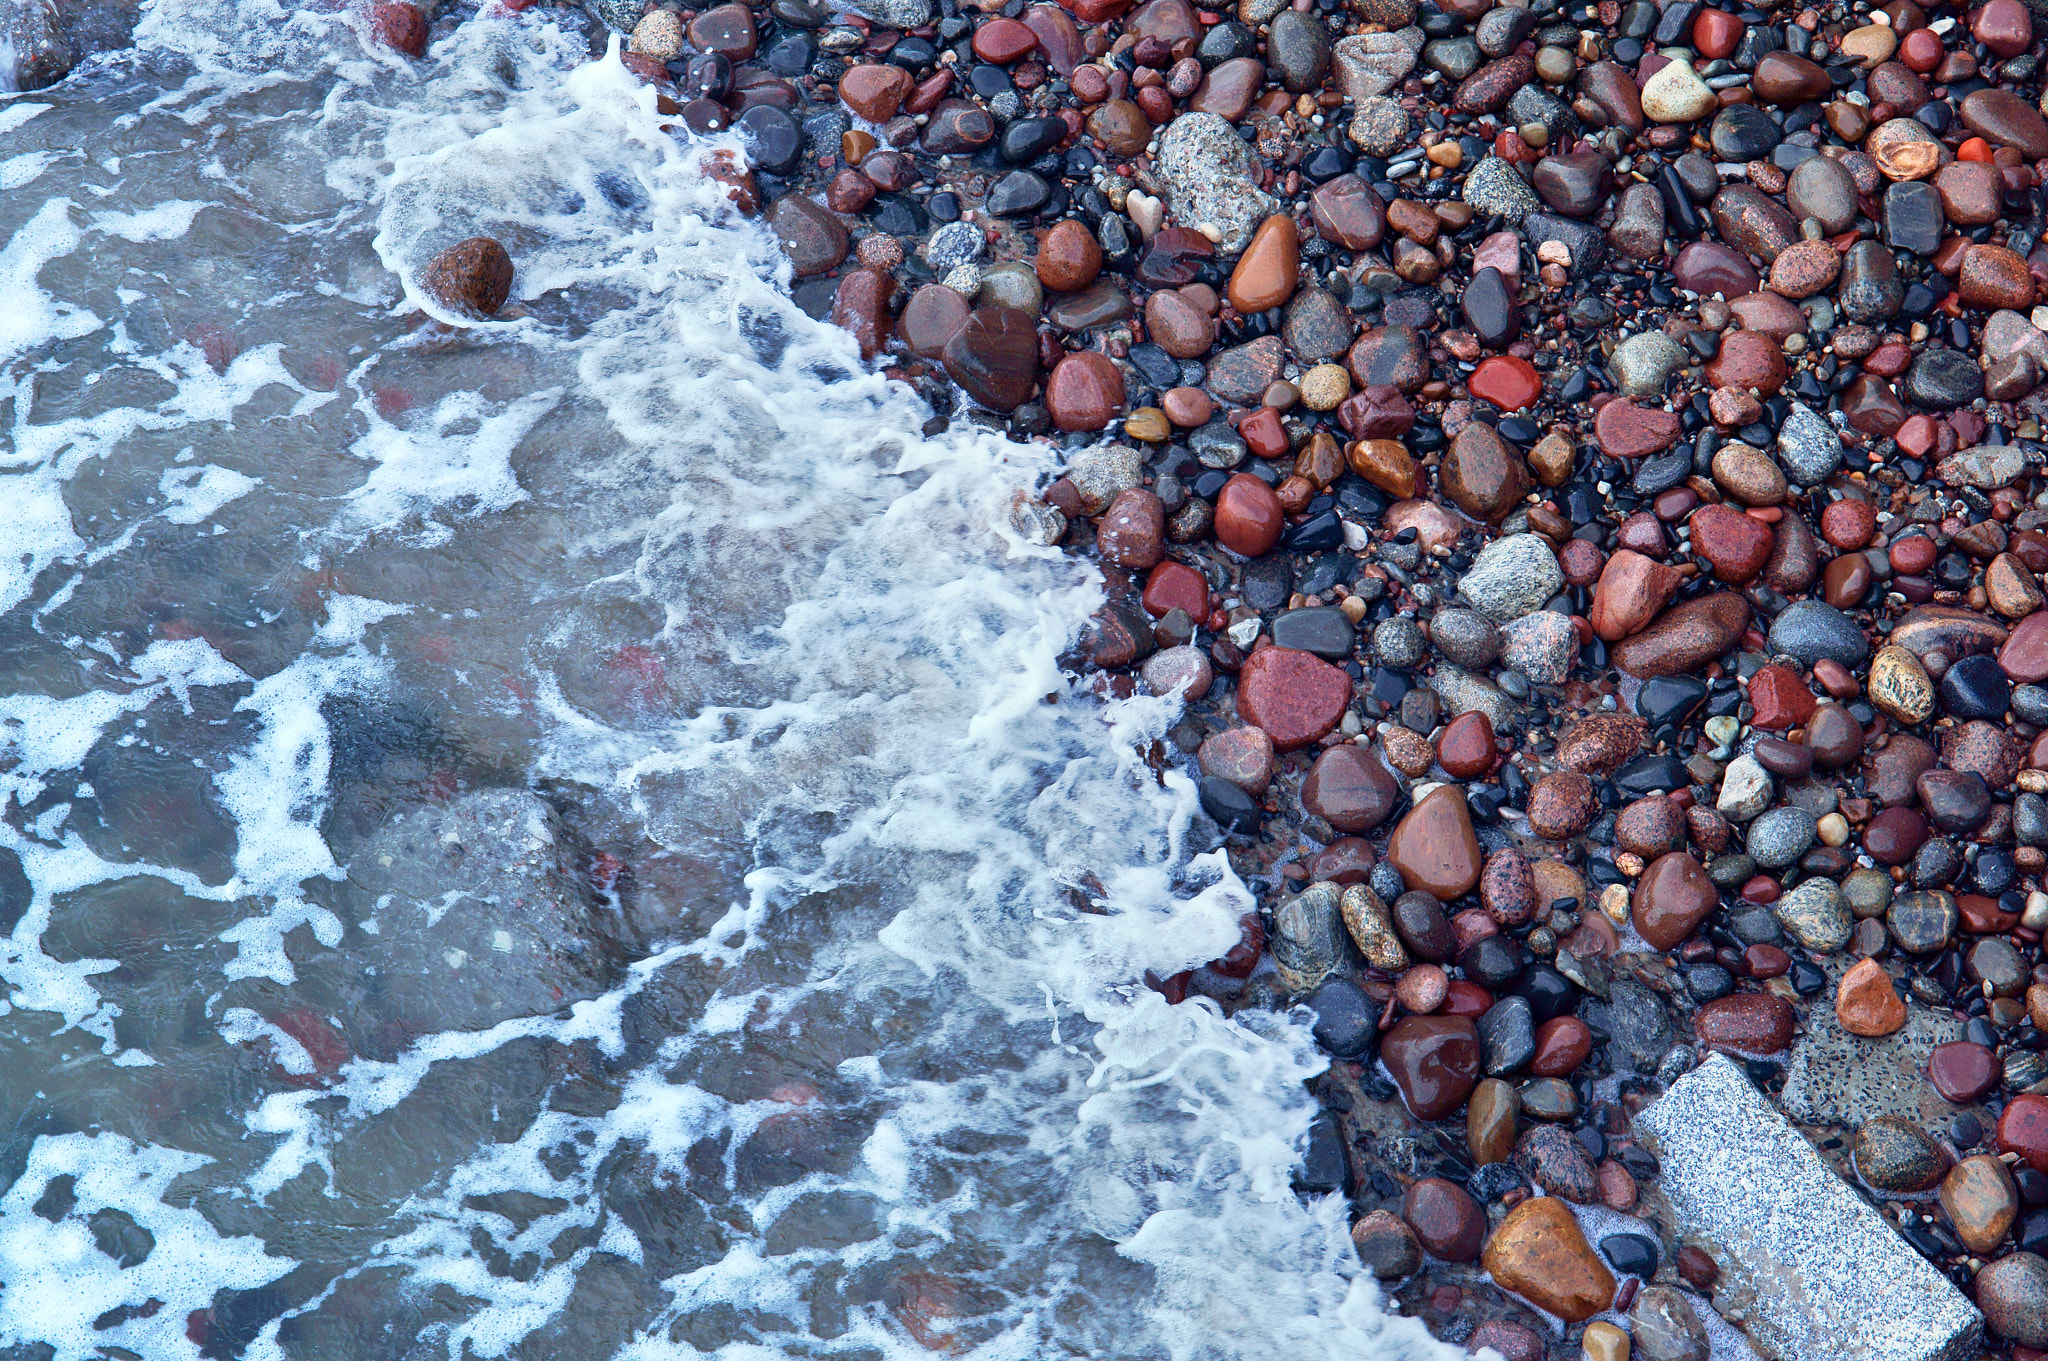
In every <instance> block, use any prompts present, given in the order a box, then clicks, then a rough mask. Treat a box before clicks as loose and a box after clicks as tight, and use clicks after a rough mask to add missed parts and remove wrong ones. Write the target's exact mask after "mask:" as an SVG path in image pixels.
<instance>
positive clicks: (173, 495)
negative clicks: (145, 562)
mask: <svg viewBox="0 0 2048 1361" xmlns="http://www.w3.org/2000/svg"><path fill="white" fill-rule="evenodd" d="M258 485H259V484H258V480H257V479H256V478H253V477H250V476H248V475H247V474H246V473H238V472H236V471H235V470H234V469H232V468H223V467H221V466H220V465H218V464H215V463H208V464H206V465H205V466H204V467H196V468H195V467H184V468H167V469H165V470H164V475H163V476H162V477H161V478H160V479H158V481H157V490H158V491H160V492H162V493H163V494H164V495H165V496H166V497H167V498H169V500H170V502H171V504H170V505H169V506H167V507H166V508H165V509H164V511H163V512H162V513H163V517H164V518H165V519H166V520H169V521H170V522H171V523H172V524H174V525H196V524H198V523H199V522H200V521H201V520H204V519H208V518H210V517H211V516H212V515H213V513H214V512H215V511H217V510H219V509H220V508H221V507H222V506H225V505H226V504H228V502H230V501H234V500H238V499H240V498H241V497H244V496H247V495H248V494H249V493H250V492H252V491H254V490H256V488H257V486H258Z"/></svg>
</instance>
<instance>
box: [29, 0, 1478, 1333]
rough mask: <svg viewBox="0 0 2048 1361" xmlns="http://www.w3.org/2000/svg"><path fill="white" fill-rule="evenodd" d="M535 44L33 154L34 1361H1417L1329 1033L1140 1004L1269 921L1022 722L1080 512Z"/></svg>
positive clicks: (1048, 668) (107, 91)
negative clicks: (494, 261) (1326, 1073)
mask: <svg viewBox="0 0 2048 1361" xmlns="http://www.w3.org/2000/svg"><path fill="white" fill-rule="evenodd" d="M558 20H559V16H553V15H551V14H550V13H549V12H547V11H528V12H526V13H523V14H506V13H486V14H482V15H474V16H470V17H467V18H465V19H464V20H463V21H462V22H460V23H459V24H458V23H452V22H451V23H445V24H444V25H443V28H442V29H441V30H439V31H437V36H436V40H435V43H434V47H433V49H432V52H431V55H430V57H429V59H428V60H426V61H424V62H420V63H417V64H415V63H409V62H406V61H404V60H403V59H401V58H397V57H394V56H392V55H390V54H388V53H384V52H381V51H379V50H377V49H375V48H373V47H370V46H367V45H366V44H365V43H364V42H363V41H362V32H361V30H362V28H363V25H362V22H361V20H360V19H359V18H358V17H355V16H352V15H349V14H346V13H325V12H316V11H311V10H301V9H287V8H285V7H282V6H279V5H276V4H273V3H268V0H245V3H242V4H239V5H235V4H227V3H218V4H216V3H208V2H207V0H170V3H166V4H163V5H160V6H158V7H157V8H155V9H152V10H150V11H148V12H147V13H146V14H145V17H144V19H143V23H142V26H141V28H140V29H139V30H138V34H137V39H138V44H139V47H138V50H137V51H136V52H134V53H129V54H125V55H123V56H121V57H119V58H102V59H99V60H98V61H97V62H95V63H94V64H92V65H90V66H89V67H88V68H85V69H84V70H82V71H81V72H80V73H79V74H77V75H75V76H73V77H72V78H71V79H69V80H67V81H65V82H63V83H62V84H60V85H58V86H56V87H53V88H51V89H48V90H43V91H39V92H36V93H33V94H27V95H19V96H15V97H13V98H12V99H11V100H10V101H8V102H6V103H4V104H0V184H4V185H5V186H6V188H7V189H9V190H10V191H11V192H10V193H8V194H7V195H5V196H4V197H0V238H4V240H5V245H4V247H0V288H4V289H5V291H6V298H5V306H4V307H0V400H4V408H0V420H4V423H5V428H6V432H7V438H6V441H5V444H4V452H0V808H4V817H0V929H5V930H6V931H8V932H9V934H8V936H7V937H6V939H5V940H4V941H0V978H4V980H5V984H6V1014H5V1015H4V1016H0V1052H4V1055H5V1061H4V1063H0V1127H4V1128H5V1129H6V1130H7V1131H8V1133H7V1135H6V1138H5V1141H4V1143H0V1187H4V1188H5V1190H4V1192H0V1356H5V1357H9V1358H12V1357H15V1356H20V1357H49V1356H57V1357H85V1356H142V1357H148V1358H162V1357H178V1356H191V1355H204V1356H209V1357H226V1356H237V1355H241V1356H251V1357H276V1356H288V1357H294V1358H374V1357H394V1358H396V1357H407V1358H412V1357H428V1356H441V1355H446V1356H450V1357H460V1356H468V1355H473V1356H507V1355H509V1356H520V1357H532V1358H553V1357H564V1358H566V1357H577V1358H595V1357H606V1356H620V1357H650V1358H651V1357H678V1356H684V1357H687V1356H698V1355H706V1356H719V1357H724V1358H732V1359H733V1361H739V1359H740V1358H752V1357H774V1356H791V1357H794V1356H849V1357H877V1358H880V1357H890V1358H894V1357H906V1356H920V1355H926V1354H929V1353H932V1352H942V1353H947V1354H952V1355H967V1356H975V1357H987V1358H999V1357H1004V1358H1007V1357H1031V1356H1056V1355H1057V1356H1118V1357H1126V1356H1129V1357H1137V1356H1144V1357H1175V1358H1180V1357H1229V1356H1254V1355H1256V1356H1270V1355H1275V1354H1287V1355H1295V1356H1332V1357H1335V1356H1344V1357H1349V1358H1357V1357H1388V1358H1392V1357H1406V1356H1422V1355H1425V1354H1429V1355H1434V1354H1436V1353H1437V1352H1438V1351H1439V1350H1440V1349H1438V1348H1437V1346H1436V1344H1434V1343H1432V1342H1430V1340H1429V1339H1428V1338H1427V1337H1426V1335H1425V1334H1424V1333H1423V1332H1422V1330H1421V1328H1420V1326H1419V1325H1418V1324H1415V1323H1413V1322H1411V1321H1403V1320H1396V1319H1389V1318H1387V1317H1385V1316H1383V1315H1382V1314H1381V1313H1380V1311H1379V1308H1378V1306H1377V1303H1376V1301H1377V1291H1376V1289H1375V1288H1374V1287H1373V1286H1372V1284H1371V1282H1370V1280H1369V1279H1367V1280H1363V1281H1360V1280H1357V1279H1355V1278H1354V1273H1355V1271H1356V1262H1355V1259H1354V1258H1353V1257H1352V1255H1351V1252H1350V1248H1349V1245H1348V1240H1347V1237H1346V1233H1345V1228H1346V1224H1345V1213H1344V1207H1343V1205H1342V1204H1341V1202H1340V1201H1338V1200H1336V1199H1334V1198H1331V1199H1323V1200H1317V1201H1309V1202H1304V1201H1303V1200H1301V1199H1300V1198H1298V1197H1297V1196H1296V1195H1295V1194H1294V1193H1293V1191H1292V1190H1291V1189H1290V1186H1289V1175H1290V1169H1291V1167H1292V1165H1293V1163H1294V1161H1295V1158H1296V1151H1297V1149H1298V1148H1299V1147H1300V1146H1301V1144H1302V1141H1303V1139H1304V1138H1305V1134H1306V1130H1307V1127H1308V1122H1309V1119H1310V1117H1311V1115H1312V1114H1313V1113H1314V1112H1313V1108H1312V1103H1311V1102H1310V1100H1309V1098H1308V1096H1307V1094H1306V1093H1305V1091H1304V1090H1303V1087H1302V1082H1303V1080H1304V1079H1305V1078H1307V1077H1308V1076H1310V1075H1312V1074H1313V1073H1315V1072H1316V1071H1318V1070H1319V1068H1320V1066H1321V1060H1320V1058H1319V1057H1318V1056H1317V1055H1316V1053H1315V1050H1314V1047H1313V1045H1312V1044H1311V1043H1310V1042H1309V1040H1308V1038H1307V1032H1306V1027H1305V1026H1304V1025H1303V1024H1302V1023H1301V1019H1300V1018H1299V1017H1298V1016H1297V1017H1294V1018H1287V1017H1281V1016H1273V1015H1269V1014H1264V1013H1249V1014H1246V1015H1241V1016H1240V1017H1238V1018H1237V1019H1236V1020H1228V1019H1226V1018H1225V1017H1224V1016H1223V1015H1222V1014H1221V1012H1220V1011H1219V1010H1218V1009H1217V1008H1216V1007H1215V1006H1214V1005H1213V1004H1211V1003H1209V1002H1206V1001H1200V1000H1197V1001H1192V1002H1189V1003H1186V1004H1183V1005H1181V1006H1177V1007H1169V1006H1167V1005H1166V1003H1165V1000H1164V999H1163V998H1162V997H1161V996H1160V995H1158V994H1157V993H1155V992H1153V991H1151V990H1149V989H1147V988H1145V987H1144V986H1142V985H1141V984H1139V983H1137V982H1136V981H1135V980H1138V979H1140V978H1142V976H1143V974H1144V972H1145V971H1146V970H1148V969H1151V970H1157V971H1158V972H1159V973H1161V974H1166V973H1171V972H1174V971H1177V970H1179V969H1182V968H1185V967H1188V966H1189V965H1192V964H1196V963H1200V962H1202V961H1205V960H1208V959H1211V958H1214V957H1216V956H1218V955H1220V954H1222V953H1223V952H1224V951H1225V950H1226V949H1227V948H1228V947H1229V946H1230V945H1231V944H1232V943H1234V941H1235V939H1236V934H1237V932H1236V926H1235V922H1236V919H1237V917H1238V916H1239V914H1240V913H1242V912H1243V911H1246V910H1248V908H1249V905H1250V898H1249V895H1248V894H1247V893H1246V892H1245V890H1244V889H1243V887H1242V886H1241V885H1240V884H1238V883H1237V881H1236V880H1235V879H1234V878H1233V877H1232V875H1231V874H1230V872H1229V870H1228V868H1227V866H1226V865H1225V864H1224V863H1223V861H1222V858H1221V857H1220V856H1219V855H1216V854H1213V853H1211V854H1203V851H1204V850H1205V849H1206V847H1205V846H1203V845H1200V844H1197V843H1196V842H1195V841H1191V839H1190V838H1191V836H1195V835H1197V834H1196V833H1195V832H1194V831H1193V830H1192V829H1193V825H1194V823H1193V819H1194V812H1195V806H1196V805H1195V800H1194V798H1193V790H1192V786H1191V784H1190V783H1189V781H1188V780H1187V779H1186V778H1185V777H1184V776H1182V775H1180V774H1178V773H1173V772H1169V773H1167V774H1166V775H1165V776H1163V777H1161V776H1156V775H1155V774H1154V772H1153V771H1152V770H1151V769H1149V768H1148V767H1147V766H1146V765H1145V764H1144V762H1143V761H1142V760H1140V759H1139V758H1138V757H1137V755H1136V753H1137V752H1138V751H1140V750H1142V749H1143V748H1144V747H1145V746H1146V745H1148V744H1149V743H1150V742H1151V740H1152V739H1154V738H1155V737H1157V736H1159V735H1160V734H1162V733H1163V732H1164V730H1165V728H1166V727H1167V726H1168V725H1169V724H1170V723H1171V722H1172V720H1173V717H1174V704H1173V702H1171V701H1168V700H1155V699H1149V698H1147V699H1137V700H1131V701H1126V702H1122V703H1118V704H1112V705H1109V706H1103V705H1101V704H1099V703H1098V702H1096V701H1095V700H1093V699H1090V698H1088V697H1087V696H1086V695H1085V694H1084V693H1082V692H1081V691H1080V690H1078V689H1077V688H1072V687H1070V686H1069V685H1068V683H1067V681H1066V679H1065V678H1064V677H1063V676H1062V675H1061V673H1060V671H1059V669H1058V666H1057V661H1056V659H1057V657H1058V655H1059V654H1060V652H1061V651H1062V649H1063V648H1064V647H1065V646H1066V645H1067V644H1068V643H1069V642H1070V641H1071V639H1072V638H1073V637H1074V636H1075V634H1076V632H1077V631H1078V629H1079V628H1080V626H1081V625H1082V623H1083V622H1084V621H1085V619H1086V617H1087V615H1088V613H1089V612H1090V610H1091V609H1092V608H1093V607H1094V605H1095V604H1096V603H1097V601H1098V599H1099V594H1098V591H1097V588H1096V583H1095V579H1094V577H1093V575H1092V573H1091V572H1090V571H1089V570H1088V569H1086V568H1084V567H1082V566H1080V565H1078V564H1076V563H1073V562H1070V561H1068V560H1066V559H1065V558H1063V557H1062V556H1061V555H1059V554H1057V553H1054V552H1050V551H1047V550H1043V549H1039V548H1035V547H1033V546H1031V545H1028V544H1026V543H1024V542H1023V541H1021V540H1019V539H1018V538H1017V537H1016V536H1015V535H1014V533H1012V532H1011V531H1010V530H1009V528H1008V506H1009V502H1010V497H1011V495H1012V494H1013V492H1014V491H1015V490H1016V489H1018V488H1020V487H1029V486H1031V485H1033V480H1034V479H1035V478H1038V477H1040V476H1042V475H1044V473H1045V471H1046V469H1047V468H1048V467H1049V466H1050V460H1051V454H1050V451H1048V450H1046V449H1044V448H1037V447H1025V446H1009V445H1005V444H1003V443H1001V442H1000V441H999V440H998V439H997V438H995V437H994V436H992V435H987V434H984V433H977V432H974V431H973V430H971V429H970V428H968V427H965V426H962V427H960V428H958V429H956V430H955V431H953V432H951V433H949V434H946V435H943V436H940V437H937V438H934V439H927V438H925V437H923V436H921V435H920V434H919V431H920V429H921V427H922V425H923V423H924V421H925V419H926V418H927V416H928V415H929V413H928V412H926V411H924V410H923V409H922V408H921V407H920V406H919V405H918V404H917V403H916V401H915V399H914V398H913V397H912V396H911V395H909V394H908V393H907V392H905V391H904V390H902V389H900V388H891V387H890V386H889V385H887V384H886V383H885V382H883V381H882V380H881V379H879V378H878V377H875V376H872V375H869V374H866V373H864V372H863V371H862V370H861V368H860V366H859V363H858V357H857V354H856V352H855V351H854V349H853V347H852V345H851V344H850V343H849V341H848V340H847V338H846V337H844V336H842V335H840V334H839V333H837V332H836V331H833V330H831V329H829V328H825V327H821V326H819V325H817V324H816V323H813V322H811V321H810V320H809V319H807V318H806V317H804V316H803V315H802V313H800V312H799V311H797V310H796V309H795V308H794V307H792V306H791V305H790V304H789V303H788V302H787V300H786V295H785V294H784V292H783V291H782V289H783V287H784V286H785V285H786V282H787V280H786V266H782V265H781V264H780V263H779V256H778V254H777V252H776V249H775V246H774V244H773V242H772V241H771V240H770V239H769V238H768V237H767V235H766V234H765V233H764V232H762V231H761V230H760V229H759V228H758V227H757V226H756V225H755V224H754V223H752V222H749V221H748V220H745V219H743V218H740V217H738V216H737V215H736V214H735V213H734V212H733V211H732V210H731V208H730V206H729V205H728V204H727V203H726V201H725V199H724V197H723V195H722V192H721V189H720V187H719V186H718V185H717V184H716V183H715V182H713V181H710V180H707V179H706V178H704V177H703V176H702V175H701V174H700V173H699V169H698V166H699V158H700V157H701V156H702V155H704V154H705V153H706V152H707V150H710V149H712V148H707V147H705V146H703V145H699V144H690V143H687V142H685V141H682V140H679V139H678V138H677V137H675V136H674V135H673V134H671V133H670V132H669V131H667V130H665V129H664V128H663V127H662V126H661V124H660V120H658V119H657V118H656V117H655V116H654V115H653V110H652V103H651V94H650V93H649V92H647V91H644V90H642V89H640V88H638V87H637V86H636V84H635V83H634V82H633V81H632V80H630V79H629V78H628V77H627V76H626V75H625V73H624V72H623V71H622V70H621V68H619V66H618V65H617V62H616V60H615V59H601V60H597V61H591V60H590V53H591V44H590V39H589V38H588V36H587V35H586V34H585V33H584V32H582V31H581V30H580V29H578V28H575V27H574V26H573V25H572V24H568V21H567V20H559V22H558ZM478 233H488V234H491V235H495V236H498V237H499V238H501V239H503V240H505V241H506V242H507V244H508V245H509V246H510V247H511V249H512V251H513V254H514V256H515V258H516V259H517V260H518V262H519V271H520V272H519V278H518V282H517V284H516V285H515V302H516V305H515V306H514V307H513V308H511V309H508V313H507V316H506V319H504V320H500V321H497V322H494V323H490V324H487V325H482V326H477V327H472V328H467V329H457V330H453V331H450V330H448V329H446V328H436V327H433V326H423V325H421V324H420V318H419V315H418V310H417V309H419V308H420V307H421V306H422V305H423V300H422V299H421V298H419V297H418V296H415V295H412V294H411V293H409V292H408V291H406V287H405V285H404V284H403V282H402V281H403V280H404V279H406V278H407V277H408V272H409V271H410V270H411V269H412V268H413V267H415V266H417V265H418V264H419V263H420V262H421V261H423V260H424V259H426V258H428V257H429V256H431V255H432V254H433V253H434V252H435V251H436V250H438V249H440V248H441V247H442V246H444V245H446V244H448V243H450V242H452V241H454V240H456V239H459V238H461V237H465V236H469V235H474V234H478ZM7 1346H12V1347H14V1348H15V1350H12V1351H8V1350H4V1348H5V1347H7Z"/></svg>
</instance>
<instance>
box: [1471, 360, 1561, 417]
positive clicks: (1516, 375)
mask: <svg viewBox="0 0 2048 1361" xmlns="http://www.w3.org/2000/svg"><path fill="white" fill-rule="evenodd" d="M1465 387H1466V390H1467V391H1469V392H1470V393H1471V394H1472V395H1473V396H1474V397H1478V398H1482V399H1484V400H1485V401H1489V402H1492V403H1493V404H1494V405H1495V406H1497V407H1499V408H1500V409H1501V410H1503V411H1520V410H1521V409H1522V408H1523V407H1525V406H1532V405H1534V404H1535V401H1536V399H1537V398H1538V397H1541V396H1542V395H1543V379H1542V376H1541V375H1539V374H1538V373H1537V372H1536V366H1535V365H1533V364H1531V363H1530V362H1529V361H1528V360H1526V359H1517V358H1516V357H1515V356H1513V355H1511V354H1497V355H1493V356H1491V357H1490V358H1486V359H1482V360H1480V361H1479V367H1478V368H1476V369H1474V370H1472V377H1471V378H1470V379H1468V380H1466V383H1465Z"/></svg>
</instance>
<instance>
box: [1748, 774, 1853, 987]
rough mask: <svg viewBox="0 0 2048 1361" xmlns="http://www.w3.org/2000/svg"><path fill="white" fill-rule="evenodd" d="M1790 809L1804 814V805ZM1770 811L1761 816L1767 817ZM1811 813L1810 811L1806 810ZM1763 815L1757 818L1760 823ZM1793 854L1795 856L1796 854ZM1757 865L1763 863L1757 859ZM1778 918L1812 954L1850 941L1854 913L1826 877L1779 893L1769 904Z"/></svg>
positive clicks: (1753, 852)
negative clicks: (1775, 900) (1781, 894)
mask: <svg viewBox="0 0 2048 1361" xmlns="http://www.w3.org/2000/svg"><path fill="white" fill-rule="evenodd" d="M1789 811H1795V812H1800V813H1802V814H1804V812H1805V810H1803V809H1794V810H1789ZM1770 816H1771V814H1770V813H1766V814H1764V817H1770ZM1806 816H1807V817H1809V819H1810V817H1811V815H1810V814H1806ZM1762 821H1763V818H1759V819H1757V823H1761V822H1762ZM1756 842H1757V833H1756V824H1751V827H1750V836H1749V845H1750V855H1751V857H1752V858H1754V857H1755V855H1756ZM1795 858H1796V857H1795ZM1757 863H1758V864H1759V865H1762V864H1764V863H1765V862H1764V861H1762V860H1758V861H1757ZM1772 910H1773V911H1774V912H1776V913H1777V917H1778V922H1779V924H1780V925H1782V926H1783V927H1784V928H1785V934H1787V935H1789V936H1791V937H1792V939H1794V940H1796V941H1798V942H1799V944H1801V945H1802V946H1804V947H1805V948H1806V949H1808V950H1811V951H1813V952H1814V953H1815V954H1823V955H1825V954H1833V953H1834V952H1835V951H1837V950H1839V949H1841V948H1842V947H1843V946H1844V945H1847V944H1848V943H1849V933H1850V932H1851V931H1852V930H1854V929H1855V924H1856V923H1855V917H1854V916H1853V915H1852V914H1851V913H1850V911H1849V902H1848V899H1846V898H1844V897H1843V896H1842V890H1840V889H1839V888H1837V887H1835V885H1834V884H1832V883H1830V882H1829V881H1828V880H1826V879H1821V878H1813V879H1807V880H1804V881H1802V882H1801V883H1800V884H1799V885H1798V886H1797V887H1795V888H1794V889H1793V890H1792V891H1791V892H1789V893H1787V894H1785V895H1784V896H1782V897H1780V898H1779V899H1778V901H1777V902H1776V903H1774V904H1773V905H1772Z"/></svg>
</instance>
